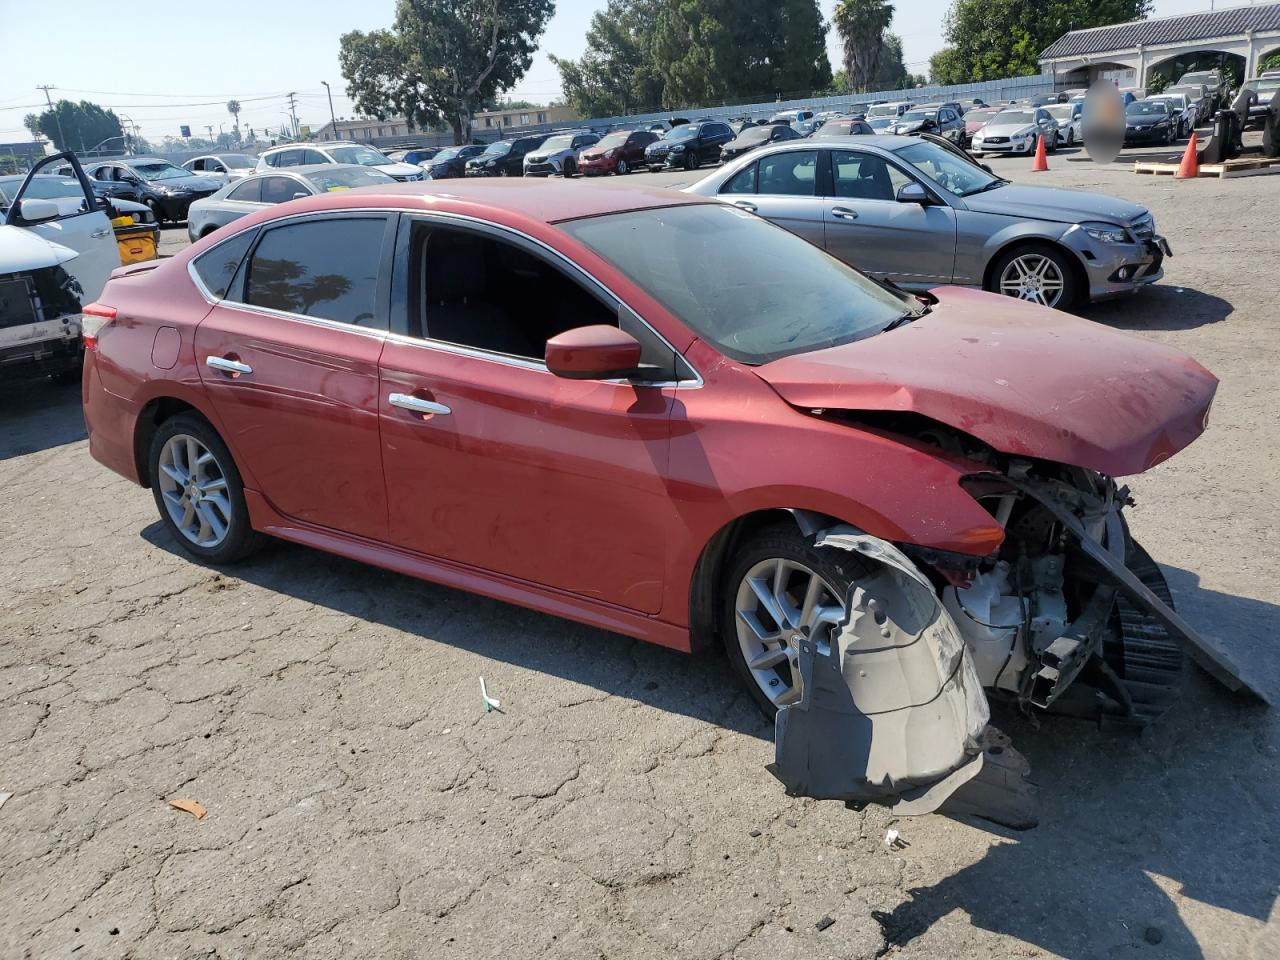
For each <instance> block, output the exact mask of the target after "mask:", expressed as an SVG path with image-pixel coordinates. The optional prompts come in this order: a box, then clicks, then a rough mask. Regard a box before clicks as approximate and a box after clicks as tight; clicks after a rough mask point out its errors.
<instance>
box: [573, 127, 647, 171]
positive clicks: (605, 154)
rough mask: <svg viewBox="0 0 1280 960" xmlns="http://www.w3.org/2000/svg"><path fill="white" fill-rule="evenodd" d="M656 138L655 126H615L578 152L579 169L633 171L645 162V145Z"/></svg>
mask: <svg viewBox="0 0 1280 960" xmlns="http://www.w3.org/2000/svg"><path fill="white" fill-rule="evenodd" d="M657 139H658V135H657V134H656V133H654V132H653V131H652V130H616V131H614V132H613V133H610V134H607V135H605V137H604V138H603V139H602V140H600V141H599V142H598V143H595V144H592V145H591V146H589V147H586V148H585V149H583V150H582V151H581V152H580V153H579V154H578V169H579V170H581V171H582V172H583V173H584V174H586V175H587V176H588V177H595V176H602V175H604V174H608V173H615V174H619V175H621V174H625V173H630V172H631V171H632V170H636V169H638V168H640V167H642V166H643V165H644V148H645V147H647V146H648V145H649V144H651V143H653V141H655V140H657Z"/></svg>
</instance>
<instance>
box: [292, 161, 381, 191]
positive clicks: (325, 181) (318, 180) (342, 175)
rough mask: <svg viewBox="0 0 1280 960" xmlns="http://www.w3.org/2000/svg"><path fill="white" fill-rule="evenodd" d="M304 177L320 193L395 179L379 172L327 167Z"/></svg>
mask: <svg viewBox="0 0 1280 960" xmlns="http://www.w3.org/2000/svg"><path fill="white" fill-rule="evenodd" d="M303 176H304V177H306V178H307V179H308V180H310V181H311V182H312V183H314V184H315V185H316V187H317V188H318V189H319V190H320V192H321V193H333V192H335V191H338V190H350V189H351V188H352V187H372V186H375V185H377V184H379V183H395V182H396V178H395V177H393V176H391V175H390V174H388V173H383V172H382V171H381V170H364V169H357V168H353V167H335V166H329V167H326V168H325V169H323V170H316V171H313V172H311V173H304V174H303Z"/></svg>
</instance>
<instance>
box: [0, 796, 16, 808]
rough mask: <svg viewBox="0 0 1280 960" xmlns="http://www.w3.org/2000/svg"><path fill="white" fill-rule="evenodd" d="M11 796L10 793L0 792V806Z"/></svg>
mask: <svg viewBox="0 0 1280 960" xmlns="http://www.w3.org/2000/svg"><path fill="white" fill-rule="evenodd" d="M12 796H13V794H12V793H0V807H3V806H4V805H5V804H6V803H7V802H8V800H9V798H10V797H12Z"/></svg>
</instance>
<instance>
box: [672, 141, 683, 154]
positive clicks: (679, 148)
mask: <svg viewBox="0 0 1280 960" xmlns="http://www.w3.org/2000/svg"><path fill="white" fill-rule="evenodd" d="M671 152H672V153H683V152H684V144H683V143H677V144H675V145H674V146H673V147H672V148H671Z"/></svg>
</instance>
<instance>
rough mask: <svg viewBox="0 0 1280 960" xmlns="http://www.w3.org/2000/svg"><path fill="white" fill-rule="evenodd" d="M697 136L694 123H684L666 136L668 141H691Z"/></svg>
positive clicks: (696, 128) (696, 126)
mask: <svg viewBox="0 0 1280 960" xmlns="http://www.w3.org/2000/svg"><path fill="white" fill-rule="evenodd" d="M697 135H698V125H697V124H696V123H686V124H683V125H681V126H679V127H676V128H675V129H674V130H672V131H671V132H670V133H668V134H667V137H666V138H667V139H668V140H692V139H693V138H694V137H696V136H697Z"/></svg>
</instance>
